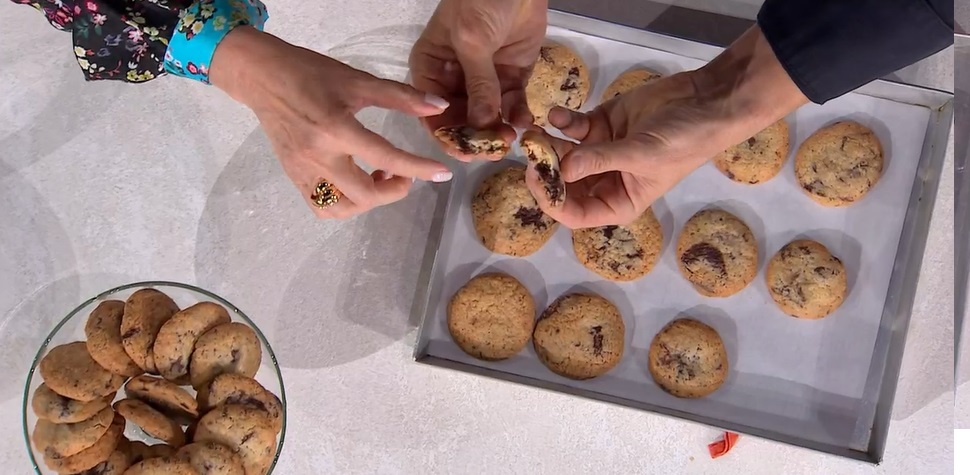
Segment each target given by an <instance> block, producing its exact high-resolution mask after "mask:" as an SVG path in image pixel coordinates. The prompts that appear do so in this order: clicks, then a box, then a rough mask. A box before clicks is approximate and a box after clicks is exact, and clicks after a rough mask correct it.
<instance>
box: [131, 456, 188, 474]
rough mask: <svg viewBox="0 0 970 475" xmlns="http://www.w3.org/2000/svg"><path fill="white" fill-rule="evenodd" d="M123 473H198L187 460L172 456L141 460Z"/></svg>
mask: <svg viewBox="0 0 970 475" xmlns="http://www.w3.org/2000/svg"><path fill="white" fill-rule="evenodd" d="M125 475H199V472H197V471H196V470H195V468H194V467H192V464H191V463H189V462H188V461H187V460H182V459H179V458H177V457H174V456H166V457H154V458H150V459H145V460H142V461H141V462H138V463H136V464H133V465H132V466H131V467H128V470H127V471H125Z"/></svg>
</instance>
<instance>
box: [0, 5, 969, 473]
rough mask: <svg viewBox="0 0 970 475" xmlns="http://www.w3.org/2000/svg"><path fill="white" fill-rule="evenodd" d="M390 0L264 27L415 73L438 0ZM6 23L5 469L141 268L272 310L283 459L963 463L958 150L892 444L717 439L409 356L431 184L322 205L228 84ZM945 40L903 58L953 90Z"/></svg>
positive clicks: (860, 468)
mask: <svg viewBox="0 0 970 475" xmlns="http://www.w3.org/2000/svg"><path fill="white" fill-rule="evenodd" d="M310 5H317V6H310ZM385 5H387V3H386V2H377V1H373V0H359V1H356V2H317V3H313V2H296V1H293V0H279V1H274V2H271V4H270V6H271V8H272V19H271V22H270V23H269V26H268V29H269V30H270V31H272V32H274V33H277V34H279V35H280V36H282V37H283V38H284V39H286V40H289V41H291V42H294V43H298V44H300V45H303V46H306V47H309V48H313V49H315V50H318V51H321V52H328V53H330V54H332V55H333V56H335V57H337V58H339V59H342V60H344V61H347V62H349V63H351V64H353V65H355V66H357V67H361V68H365V69H368V70H370V71H372V72H375V73H378V74H381V75H384V76H388V77H394V78H397V79H402V78H403V77H404V75H405V73H406V57H407V51H408V49H409V47H410V43H411V41H413V39H414V38H415V37H416V36H417V34H418V32H419V31H420V28H421V27H420V25H423V23H424V22H425V21H426V19H427V17H428V16H429V15H430V12H431V10H432V9H433V7H434V2H433V1H431V0H427V1H417V0H410V1H404V2H395V7H394V8H393V9H389V8H387V7H386V6H385ZM0 32H2V33H0V37H2V39H3V41H0V316H2V320H0V349H2V352H3V353H2V355H3V358H2V359H0V377H2V378H3V381H4V384H2V385H0V427H3V430H2V439H0V442H2V444H0V464H2V466H4V467H7V469H8V470H9V471H7V472H5V473H26V472H27V470H28V466H27V457H26V451H25V448H24V445H23V437H22V434H21V431H20V404H21V397H22V382H23V380H24V376H25V372H26V370H27V368H28V366H29V363H30V360H31V358H32V356H33V354H34V352H35V350H36V348H37V346H38V345H39V344H40V342H41V341H42V340H43V338H44V335H45V334H46V332H48V331H49V330H50V328H51V327H52V326H53V324H54V323H55V322H56V321H57V320H58V319H59V318H61V317H62V316H63V315H64V314H65V313H66V312H67V311H69V310H70V309H71V308H73V307H74V306H75V305H76V304H77V303H79V302H80V301H81V300H83V299H85V298H87V297H90V296H91V295H93V294H95V293H96V292H99V291H101V290H104V289H106V288H108V287H111V286H113V285H117V284H121V283H125V282H131V281H135V280H144V279H166V280H176V281H182V282H188V283H194V284H197V285H200V286H202V287H204V288H207V289H209V290H212V291H215V292H217V293H220V294H222V295H223V296H225V297H226V298H228V299H229V300H231V301H233V302H234V303H235V304H237V305H238V306H239V307H240V308H242V309H244V310H245V311H246V312H248V313H249V314H250V315H251V316H253V317H254V319H255V321H256V322H257V324H258V325H259V326H260V327H261V328H262V329H263V330H264V331H265V332H266V333H267V336H268V337H269V338H270V340H271V342H272V343H273V345H274V346H275V349H276V351H277V354H278V356H279V361H280V364H281V365H282V366H283V368H284V369H283V372H284V380H285V382H286V391H287V396H288V399H289V422H288V429H287V434H286V446H285V449H284V452H283V455H282V458H281V460H280V464H279V466H278V473H282V474H317V473H386V474H391V473H449V474H458V473H561V474H565V473H590V472H593V471H595V472H596V473H656V474H674V473H718V474H735V473H737V474H745V475H752V474H777V473H794V474H801V473H819V474H852V473H934V474H935V473H949V470H951V469H950V467H951V463H952V451H953V447H952V445H953V444H952V431H951V427H952V419H953V393H952V387H953V386H952V385H953V370H952V368H953V366H952V363H953V356H952V355H953V352H952V341H953V320H952V312H953V307H952V288H953V286H952V282H953V281H952V278H953V266H952V255H953V240H952V228H953V183H952V180H951V179H949V178H948V177H951V176H952V167H953V165H952V153H951V156H950V158H948V161H947V168H946V169H945V171H944V173H945V175H944V176H945V177H946V178H944V180H943V182H942V184H941V188H940V192H939V196H938V203H937V211H936V213H935V214H934V217H933V222H932V231H931V234H930V237H929V242H928V245H927V253H926V256H925V259H924V261H923V277H922V279H921V281H920V285H919V291H918V295H917V301H916V306H915V309H914V312H915V314H914V317H913V322H912V325H911V328H910V337H909V341H908V345H907V351H906V354H905V359H904V363H903V369H902V376H901V380H900V385H899V392H898V395H897V398H896V405H895V413H894V417H893V419H894V420H893V423H892V430H891V434H890V440H889V447H888V453H887V455H886V460H885V462H884V464H883V465H882V466H880V467H873V466H869V465H865V464H862V463H858V462H851V461H847V460H841V459H837V458H834V457H830V456H823V455H819V454H816V453H812V452H809V451H807V450H802V449H796V448H791V447H787V446H783V445H779V444H776V443H772V442H768V441H762V440H757V439H755V438H751V437H742V439H741V441H740V443H739V445H738V446H737V447H736V448H735V450H734V451H732V452H731V454H730V455H729V456H727V457H724V458H722V459H718V460H716V461H712V460H710V458H709V457H708V456H707V449H706V444H707V443H708V442H711V441H713V440H714V439H715V438H716V437H718V435H719V434H718V431H716V430H714V429H710V428H707V427H701V426H697V425H693V424H688V423H684V422H680V421H677V420H673V419H667V418H662V417H658V416H653V415H648V414H642V413H638V412H634V411H631V410H626V409H620V408H616V407H612V406H607V405H604V404H598V403H591V402H587V401H584V400H579V399H576V398H572V397H568V396H562V395H557V394H552V393H548V392H544V391H540V390H536V389H531V388H525V387H519V386H515V385H512V384H506V383H499V382H494V381H490V380H486V379H483V378H478V377H473V376H469V375H464V374H459V373H454V372H449V371H445V370H439V369H432V368H429V367H425V366H422V365H418V364H415V363H413V362H412V361H411V345H412V343H413V339H414V322H409V321H408V311H409V308H410V304H411V299H412V294H413V292H414V285H415V284H414V281H415V277H416V273H417V267H416V264H417V262H418V260H419V258H420V251H421V249H423V244H424V241H425V239H426V235H427V230H428V221H429V217H430V214H431V206H432V199H431V198H432V194H431V193H430V192H429V190H428V189H427V188H424V187H418V188H416V190H415V192H414V193H413V194H412V196H411V197H409V198H408V199H407V200H405V201H403V202H401V203H398V204H396V205H394V206H392V207H388V208H384V209H380V210H378V211H375V212H373V213H370V214H368V215H365V216H363V217H360V218H358V219H355V220H352V221H348V222H318V221H315V220H314V219H313V218H312V217H311V215H310V213H309V212H308V211H307V210H306V209H305V205H304V204H303V202H302V201H301V199H300V197H299V196H298V195H297V194H296V192H295V191H294V190H293V189H292V187H291V185H290V184H289V182H288V181H287V180H286V178H285V177H284V176H283V175H282V173H281V170H280V168H279V166H278V165H277V163H276V161H275V159H274V158H273V155H272V153H271V151H270V148H269V146H268V144H267V142H266V140H265V138H264V136H263V135H262V133H261V132H260V131H259V130H258V128H257V123H256V120H255V119H254V118H253V116H252V115H251V114H250V113H249V112H248V111H247V110H246V109H245V108H243V107H241V106H239V105H237V104H235V103H233V102H232V101H231V100H230V99H228V98H227V97H225V96H224V95H222V94H221V93H219V91H217V90H214V89H211V88H206V87H203V86H201V85H197V84H190V83H188V82H186V81H182V80H177V79H174V78H165V79H162V80H158V81H154V82H152V83H149V84H146V85H142V86H130V85H122V84H108V83H92V84H85V83H84V81H83V80H82V78H81V75H80V73H79V72H78V71H77V68H76V64H75V63H74V60H73V55H72V52H71V48H70V36H69V35H67V34H65V33H61V32H58V31H55V30H53V29H52V28H50V27H49V26H48V25H47V24H46V22H45V21H44V20H43V19H42V18H41V16H40V15H39V14H37V13H36V12H35V11H33V10H32V9H30V8H27V7H23V6H14V5H12V4H10V3H9V2H2V3H0ZM946 57H947V56H946V54H944V55H943V58H942V59H938V60H937V61H935V62H933V61H931V62H929V63H927V64H924V65H919V66H914V67H913V68H910V69H909V70H908V71H905V72H904V73H903V74H909V75H910V77H908V78H907V79H909V80H912V81H916V82H919V83H922V84H927V85H933V86H936V87H941V88H945V89H950V88H951V87H952V86H950V85H951V84H952V64H951V63H948V62H947V61H946V59H945V58H946ZM949 57H952V56H949ZM321 87H325V85H321ZM361 118H362V119H363V120H364V121H365V122H366V123H367V125H368V126H370V127H372V128H374V129H376V130H382V131H384V132H385V133H387V134H389V135H390V136H391V138H392V140H393V141H395V143H398V144H399V145H408V144H409V143H412V142H413V141H414V140H419V139H418V138H414V137H411V136H410V135H408V134H404V133H401V132H400V130H405V129H404V128H403V126H402V125H401V120H402V119H400V118H399V117H395V116H387V115H385V114H384V113H383V112H380V111H365V112H364V113H363V114H362V115H361ZM395 131H397V132H395Z"/></svg>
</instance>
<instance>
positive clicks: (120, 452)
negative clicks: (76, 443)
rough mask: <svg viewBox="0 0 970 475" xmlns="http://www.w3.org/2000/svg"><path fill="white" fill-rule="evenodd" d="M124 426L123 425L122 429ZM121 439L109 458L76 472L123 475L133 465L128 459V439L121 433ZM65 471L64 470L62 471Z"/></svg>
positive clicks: (95, 474) (97, 474)
mask: <svg viewBox="0 0 970 475" xmlns="http://www.w3.org/2000/svg"><path fill="white" fill-rule="evenodd" d="M123 428H124V426H122V429H123ZM118 438H119V439H120V440H119V441H118V445H117V446H116V447H115V449H114V451H113V452H111V454H110V455H108V458H107V460H105V461H103V462H100V463H98V464H97V465H95V466H93V467H91V468H89V469H86V470H84V471H83V472H80V473H77V472H75V473H76V475H122V474H124V473H125V470H127V469H128V467H129V466H130V465H131V462H130V461H129V460H128V448H127V440H125V438H124V437H123V436H121V435H119V436H118ZM62 473H64V472H62Z"/></svg>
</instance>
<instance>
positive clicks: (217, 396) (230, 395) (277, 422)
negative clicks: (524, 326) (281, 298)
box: [196, 329, 531, 433]
mask: <svg viewBox="0 0 970 475" xmlns="http://www.w3.org/2000/svg"><path fill="white" fill-rule="evenodd" d="M530 333H531V329H530ZM196 397H197V399H198V401H199V408H200V410H201V411H202V412H208V411H209V410H211V409H212V408H214V407H216V406H219V405H221V404H241V405H243V406H249V407H252V408H255V409H259V410H261V411H265V412H266V415H267V416H269V418H270V421H271V423H272V426H273V430H274V431H275V432H277V433H279V432H280V430H282V429H283V403H281V402H280V399H279V398H278V397H276V395H275V394H273V393H272V392H270V391H269V390H268V389H266V388H264V387H263V385H261V384H259V382H258V381H256V380H255V379H253V378H247V377H245V376H243V375H240V374H233V373H223V374H220V375H219V376H216V377H215V379H213V380H212V381H210V382H209V384H207V385H205V386H203V387H201V388H199V393H198V395H196Z"/></svg>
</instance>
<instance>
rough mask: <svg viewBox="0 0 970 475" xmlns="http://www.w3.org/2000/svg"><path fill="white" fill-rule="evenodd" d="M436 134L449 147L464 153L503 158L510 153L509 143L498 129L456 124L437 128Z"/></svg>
mask: <svg viewBox="0 0 970 475" xmlns="http://www.w3.org/2000/svg"><path fill="white" fill-rule="evenodd" d="M434 136H435V137H437V138H438V140H439V141H441V143H443V144H445V146H446V147H447V148H448V149H452V150H457V151H458V152H460V153H461V154H462V155H472V156H484V157H488V158H502V157H504V156H505V155H506V154H508V153H509V143H508V142H507V141H506V140H505V139H504V138H502V134H500V133H499V132H498V131H496V130H488V129H476V128H474V127H471V126H468V125H454V126H448V127H441V128H439V129H438V130H435V131H434Z"/></svg>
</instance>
